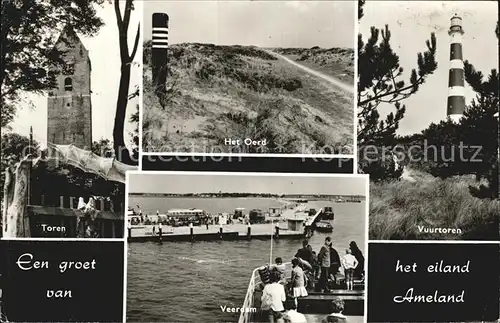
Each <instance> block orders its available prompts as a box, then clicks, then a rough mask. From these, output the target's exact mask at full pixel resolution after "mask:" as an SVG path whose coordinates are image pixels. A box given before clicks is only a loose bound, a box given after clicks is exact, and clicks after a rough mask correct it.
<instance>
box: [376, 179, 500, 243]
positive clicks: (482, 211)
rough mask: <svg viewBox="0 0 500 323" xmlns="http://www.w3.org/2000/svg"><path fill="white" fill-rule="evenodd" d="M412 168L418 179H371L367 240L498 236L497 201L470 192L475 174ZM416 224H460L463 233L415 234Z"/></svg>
mask: <svg viewBox="0 0 500 323" xmlns="http://www.w3.org/2000/svg"><path fill="white" fill-rule="evenodd" d="M410 173H411V175H412V177H414V178H415V179H416V180H417V181H416V182H414V183H412V182H407V181H397V182H390V183H371V185H370V229H369V231H370V232H369V236H370V239H373V240H379V239H383V240H390V239H391V240H392V239H416V240H420V239H427V240H429V239H440V240H444V239H449V240H496V239H497V238H498V230H499V223H498V221H499V214H500V201H499V200H496V201H494V200H486V199H478V198H475V197H473V196H471V195H470V193H469V190H468V186H469V185H477V182H475V180H474V177H473V176H456V177H452V178H448V179H445V180H441V179H439V178H435V177H433V176H431V175H429V174H427V173H424V172H420V171H415V170H410ZM418 225H424V226H425V227H427V228H460V229H461V230H462V235H457V234H448V235H443V234H439V233H437V234H436V233H435V234H424V233H419V231H418V228H417V226H418Z"/></svg>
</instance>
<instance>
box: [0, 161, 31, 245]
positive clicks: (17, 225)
mask: <svg viewBox="0 0 500 323" xmlns="http://www.w3.org/2000/svg"><path fill="white" fill-rule="evenodd" d="M30 171H31V160H30V159H24V160H23V161H21V162H19V163H18V164H17V166H16V170H15V172H14V173H12V172H11V171H10V170H8V171H7V173H6V175H7V177H8V179H7V178H6V182H5V187H4V197H5V205H4V208H5V211H4V217H3V218H4V223H3V237H4V238H16V237H31V232H30V222H29V217H28V214H27V202H28V198H27V197H28V181H29V174H30Z"/></svg>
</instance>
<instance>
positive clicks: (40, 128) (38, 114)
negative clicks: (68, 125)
mask: <svg viewBox="0 0 500 323" xmlns="http://www.w3.org/2000/svg"><path fill="white" fill-rule="evenodd" d="M141 4H142V2H141V1H137V4H135V10H133V11H132V14H131V18H130V25H129V30H128V35H129V52H131V51H132V46H133V43H134V38H135V34H136V32H137V24H138V23H139V21H140V19H141V16H142V14H141V11H142V9H141ZM121 7H122V16H123V8H124V4H123V3H122V6H121ZM97 14H98V16H99V17H101V18H102V19H103V20H104V23H105V25H104V26H103V27H101V30H100V31H99V32H98V34H96V35H95V36H94V37H82V36H81V35H78V36H79V37H80V39H81V41H82V43H83V45H84V46H85V47H86V48H87V50H88V51H89V56H90V60H91V64H92V72H91V85H92V89H91V90H92V92H93V93H92V97H91V98H92V140H93V141H98V140H99V139H101V138H104V139H109V140H112V139H113V124H114V116H115V111H116V99H117V95H118V87H119V83H120V65H121V60H120V52H119V44H118V27H117V25H116V16H115V11H114V9H113V5H112V4H109V3H108V2H105V3H104V5H103V7H102V8H101V7H97ZM58 36H59V33H58V34H57V35H56V38H57V37H58ZM139 46H140V47H139V48H138V50H137V53H136V56H135V58H134V62H136V63H135V64H134V65H133V67H132V76H131V79H130V89H131V91H130V92H132V91H133V89H134V87H135V85H138V84H140V83H141V82H142V75H141V72H142V71H141V68H140V67H139V65H138V64H139V63H140V62H141V61H142V41H139ZM138 102H139V101H138V99H134V100H130V101H129V105H128V107H127V120H126V126H125V127H126V128H125V131H126V133H128V132H131V131H133V130H134V128H135V126H134V125H132V124H130V123H128V118H129V116H130V115H131V114H132V113H134V112H135V111H136V104H137V103H138ZM10 126H11V127H12V131H13V132H15V133H18V134H21V135H25V136H28V135H29V128H30V126H33V137H34V139H35V140H36V141H38V142H41V143H42V146H43V143H44V142H46V141H47V97H46V96H45V95H34V94H30V93H27V94H25V95H24V98H23V102H22V103H21V104H20V105H19V106H18V109H17V116H16V118H15V119H14V121H13V122H12V123H11V124H10ZM128 139H129V136H128V135H127V134H125V142H126V144H130V143H129V141H130V140H128ZM129 148H130V147H129Z"/></svg>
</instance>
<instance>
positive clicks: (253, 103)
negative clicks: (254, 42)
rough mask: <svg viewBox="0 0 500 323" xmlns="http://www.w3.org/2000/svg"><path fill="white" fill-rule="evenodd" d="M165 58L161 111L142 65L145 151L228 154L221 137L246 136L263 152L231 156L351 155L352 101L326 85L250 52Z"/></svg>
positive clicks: (196, 52) (197, 48)
mask: <svg viewBox="0 0 500 323" xmlns="http://www.w3.org/2000/svg"><path fill="white" fill-rule="evenodd" d="M169 51H170V53H169V57H170V61H169V64H170V75H169V78H168V81H167V85H168V87H169V88H171V93H172V94H171V97H170V99H169V103H168V105H167V108H166V109H165V110H163V109H162V108H161V107H160V106H159V104H158V99H157V98H156V97H155V96H154V94H153V93H152V90H151V70H150V66H149V64H145V71H144V104H145V105H144V128H143V138H144V142H145V143H148V144H149V145H150V148H149V151H172V150H176V151H192V149H193V145H195V146H196V148H195V150H196V151H198V152H227V151H229V146H225V145H224V144H223V142H224V139H225V138H247V137H249V138H253V139H256V140H258V139H267V141H268V145H267V146H266V147H265V149H259V150H254V151H252V150H246V151H244V150H237V151H242V152H266V153H331V152H342V153H348V152H351V151H352V145H353V133H352V132H353V127H354V125H353V116H352V115H353V112H352V99H353V98H352V97H349V96H347V95H345V94H344V93H341V92H339V91H338V90H337V89H335V88H332V86H331V85H330V84H328V83H327V82H324V81H323V80H321V79H319V80H318V78H316V77H314V76H310V75H308V74H306V73H304V72H303V71H302V70H300V69H298V68H296V67H294V66H292V65H291V64H289V63H287V62H284V61H282V60H276V59H275V58H274V57H273V56H270V55H269V54H267V53H266V52H264V51H261V50H259V49H258V48H255V47H244V46H215V45H210V44H180V45H174V46H171V48H170V49H169ZM214 146H215V147H216V148H214ZM324 146H326V148H325V149H323V148H322V147H324ZM303 147H305V148H303ZM145 148H146V147H145ZM233 151H234V150H233Z"/></svg>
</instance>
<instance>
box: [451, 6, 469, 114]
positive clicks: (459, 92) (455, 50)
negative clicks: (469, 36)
mask: <svg viewBox="0 0 500 323" xmlns="http://www.w3.org/2000/svg"><path fill="white" fill-rule="evenodd" d="M448 34H449V35H450V43H451V44H450V74H449V81H448V105H447V115H448V116H449V117H450V119H451V120H453V121H454V122H458V121H459V120H460V118H462V116H463V115H464V112H465V87H464V85H465V83H464V62H463V56H462V35H463V34H464V30H463V29H462V18H461V17H459V16H458V15H457V14H455V15H454V16H453V17H452V18H451V26H450V30H449V31H448Z"/></svg>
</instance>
